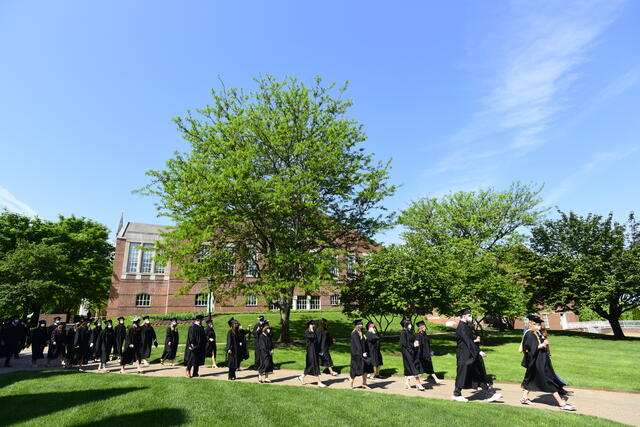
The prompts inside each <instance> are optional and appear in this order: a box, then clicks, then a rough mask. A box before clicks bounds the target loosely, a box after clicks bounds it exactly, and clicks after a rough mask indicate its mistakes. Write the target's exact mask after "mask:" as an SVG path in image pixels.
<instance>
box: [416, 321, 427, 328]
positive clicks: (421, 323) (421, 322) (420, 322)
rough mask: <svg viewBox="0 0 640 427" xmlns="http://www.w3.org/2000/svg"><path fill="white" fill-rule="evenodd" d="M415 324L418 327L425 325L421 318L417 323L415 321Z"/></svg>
mask: <svg viewBox="0 0 640 427" xmlns="http://www.w3.org/2000/svg"><path fill="white" fill-rule="evenodd" d="M416 326H417V327H418V328H419V327H420V326H427V325H426V323H424V320H421V321H419V322H418V323H416Z"/></svg>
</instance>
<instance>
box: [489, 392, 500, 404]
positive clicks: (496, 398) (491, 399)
mask: <svg viewBox="0 0 640 427" xmlns="http://www.w3.org/2000/svg"><path fill="white" fill-rule="evenodd" d="M498 399H502V395H501V394H500V393H493V394H492V395H491V397H489V398H488V399H487V402H495V401H496V400H498Z"/></svg>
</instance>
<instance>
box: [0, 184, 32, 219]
mask: <svg viewBox="0 0 640 427" xmlns="http://www.w3.org/2000/svg"><path fill="white" fill-rule="evenodd" d="M3 207H4V208H7V209H8V210H10V211H12V212H17V213H21V214H25V215H29V216H36V215H37V214H36V211H34V210H33V209H31V208H30V207H29V206H28V205H27V204H26V203H23V202H21V201H20V200H18V199H17V198H16V197H15V196H14V195H13V194H11V192H9V190H7V189H6V188H4V187H2V186H0V208H3Z"/></svg>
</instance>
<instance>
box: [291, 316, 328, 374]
mask: <svg viewBox="0 0 640 427" xmlns="http://www.w3.org/2000/svg"><path fill="white" fill-rule="evenodd" d="M315 328H316V322H315V320H309V321H308V322H307V331H306V333H305V341H306V344H307V358H306V364H305V368H304V372H303V373H302V375H300V376H299V377H298V380H300V382H301V383H302V384H303V385H304V377H305V376H307V375H310V376H312V377H316V379H317V383H318V387H326V385H325V384H323V383H322V382H321V381H320V354H319V353H320V346H319V344H320V343H319V342H318V335H317V334H316V331H315Z"/></svg>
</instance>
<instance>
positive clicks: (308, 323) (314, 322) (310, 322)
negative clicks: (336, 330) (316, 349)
mask: <svg viewBox="0 0 640 427" xmlns="http://www.w3.org/2000/svg"><path fill="white" fill-rule="evenodd" d="M315 324H316V321H315V320H313V319H311V320H309V321H308V322H307V327H309V326H311V325H315Z"/></svg>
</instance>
